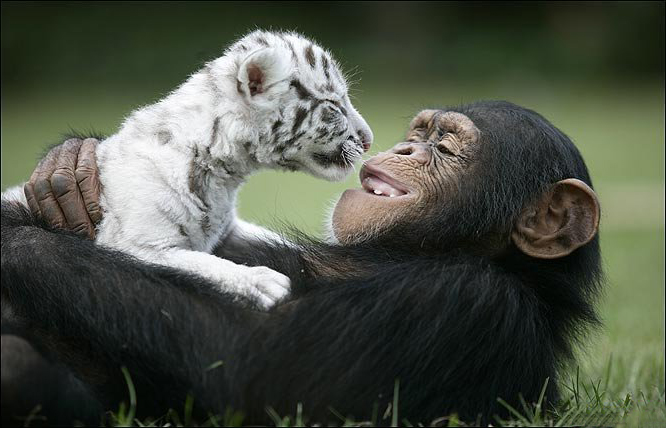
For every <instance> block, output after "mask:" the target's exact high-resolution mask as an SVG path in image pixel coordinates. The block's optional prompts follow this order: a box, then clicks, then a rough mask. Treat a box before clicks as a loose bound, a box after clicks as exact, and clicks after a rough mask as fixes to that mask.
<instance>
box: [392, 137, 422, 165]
mask: <svg viewBox="0 0 666 428" xmlns="http://www.w3.org/2000/svg"><path fill="white" fill-rule="evenodd" d="M430 150H431V149H430V144H428V143H416V142H406V143H399V144H397V145H396V146H395V147H393V148H392V149H391V152H392V153H395V154H396V155H400V156H409V157H410V158H412V159H414V160H416V161H417V162H419V163H421V164H424V165H425V164H426V163H428V162H429V161H430Z"/></svg>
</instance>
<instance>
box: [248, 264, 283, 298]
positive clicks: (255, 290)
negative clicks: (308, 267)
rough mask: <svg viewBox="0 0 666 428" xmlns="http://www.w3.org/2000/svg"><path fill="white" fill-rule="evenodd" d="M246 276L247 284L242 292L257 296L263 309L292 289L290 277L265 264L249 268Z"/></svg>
mask: <svg viewBox="0 0 666 428" xmlns="http://www.w3.org/2000/svg"><path fill="white" fill-rule="evenodd" d="M245 276H246V278H245V281H246V284H245V286H244V287H243V290H242V291H241V292H242V293H243V294H245V295H247V296H250V297H253V298H255V299H256V300H257V301H258V302H259V305H260V306H261V307H262V308H263V309H269V308H271V307H272V306H273V305H275V303H276V302H277V301H278V300H280V299H282V298H283V297H285V296H287V295H288V294H289V291H290V289H291V281H290V280H289V277H287V276H285V275H282V274H281V273H280V272H276V271H274V270H272V269H269V268H267V267H265V266H257V267H251V268H248V270H247V272H246V275H245Z"/></svg>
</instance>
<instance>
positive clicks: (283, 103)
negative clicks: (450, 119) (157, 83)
mask: <svg viewBox="0 0 666 428" xmlns="http://www.w3.org/2000/svg"><path fill="white" fill-rule="evenodd" d="M371 141H372V132H371V130H370V127H369V126H368V124H367V123H366V122H365V120H364V119H363V118H362V117H361V116H360V115H359V113H358V112H357V111H356V109H355V108H354V107H353V106H352V104H351V102H350V100H349V97H348V94H347V83H346V81H345V79H344V77H343V75H342V73H341V72H340V69H339V66H338V64H337V63H336V61H335V60H334V59H333V58H332V56H331V54H330V53H329V52H328V51H326V50H324V49H323V48H321V47H320V46H318V45H316V44H315V43H313V42H312V41H310V40H308V39H306V38H305V37H303V36H300V35H298V34H296V33H283V32H266V31H254V32H252V33H250V34H248V35H247V36H245V37H243V38H242V39H240V40H239V41H237V42H236V43H234V44H233V45H232V46H230V47H229V48H228V49H227V50H226V51H225V53H224V55H223V56H222V57H220V58H217V59H215V60H213V61H211V62H209V63H208V64H206V65H205V67H204V68H203V69H201V70H200V71H198V72H196V73H194V74H193V75H192V76H190V78H189V79H188V80H187V81H186V82H185V83H183V84H182V85H181V86H180V87H179V88H178V89H176V90H175V91H173V92H172V93H171V94H169V95H168V96H167V97H166V98H164V99H162V100H161V101H159V102H157V103H155V104H153V105H149V106H146V107H143V108H141V109H139V110H136V111H134V112H133V113H132V114H131V115H130V116H129V117H128V118H127V119H126V120H125V121H124V123H123V124H122V127H121V129H120V131H119V132H118V133H116V134H115V135H113V136H111V137H109V138H107V139H106V140H104V141H103V142H102V143H100V144H99V145H98V147H97V149H96V158H97V164H98V167H99V174H100V181H101V183H102V194H101V197H100V205H101V207H102V209H103V212H104V217H103V220H102V222H101V223H100V224H99V226H98V228H97V235H96V242H97V243H99V244H101V245H105V246H109V247H112V248H115V249H118V250H121V251H124V252H127V253H130V254H132V255H134V256H136V257H138V258H140V259H142V260H144V261H147V262H152V263H157V264H162V265H167V266H171V267H175V268H179V269H183V270H186V271H189V272H193V273H196V274H199V275H202V276H204V277H206V278H208V279H210V280H212V281H214V282H215V283H216V284H219V286H220V289H221V290H223V291H229V292H234V293H239V294H242V295H246V296H253V297H254V298H256V299H257V300H258V302H259V303H260V305H262V306H263V307H265V308H267V307H270V306H271V305H272V304H274V303H275V302H276V301H277V300H278V299H280V298H282V297H284V296H285V295H286V294H287V293H288V292H289V279H288V278H287V277H286V276H284V275H282V274H280V273H278V272H275V271H273V270H271V269H269V268H266V267H248V266H243V265H237V264H235V263H233V262H231V261H228V260H224V259H221V258H219V257H216V256H213V255H211V254H210V253H211V251H212V250H213V247H214V246H215V245H216V244H218V243H219V242H221V241H222V240H225V242H232V241H233V242H238V240H241V241H246V240H250V239H262V240H266V239H273V237H275V235H274V234H273V233H272V232H269V231H267V230H265V229H262V228H260V227H258V226H255V225H252V224H250V223H247V222H244V221H242V220H240V219H238V218H237V216H236V212H235V205H236V194H237V192H238V189H239V186H240V185H241V184H242V183H243V182H244V180H245V179H246V178H247V177H248V176H249V175H250V174H252V173H253V172H255V171H257V170H258V169H260V168H280V169H288V170H299V171H306V172H308V173H310V174H312V175H314V176H317V177H321V178H324V179H328V180H339V179H342V178H344V177H345V176H346V175H347V173H348V172H349V171H351V170H352V169H353V168H352V167H353V163H354V162H355V161H357V160H358V159H360V157H361V155H362V153H363V152H364V151H365V150H367V149H368V148H369V145H370V143H371Z"/></svg>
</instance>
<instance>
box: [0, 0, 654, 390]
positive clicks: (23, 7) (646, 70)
mask: <svg viewBox="0 0 666 428" xmlns="http://www.w3.org/2000/svg"><path fill="white" fill-rule="evenodd" d="M255 28H273V29H295V30H298V31H300V32H302V33H304V34H306V35H308V36H310V37H313V38H315V39H316V40H318V41H319V42H320V43H321V44H322V45H324V46H326V47H328V48H330V49H331V50H332V51H333V53H334V54H335V55H336V56H337V58H338V59H339V60H340V61H341V62H342V63H343V65H344V66H345V68H346V70H348V71H350V72H352V74H354V76H355V77H354V80H355V81H356V83H355V84H354V89H353V94H354V98H353V101H354V102H355V104H356V106H357V108H358V109H359V111H360V112H361V114H363V115H364V116H365V118H366V119H367V121H368V122H369V124H370V126H371V127H372V128H373V130H374V132H375V145H374V147H373V149H372V150H371V153H375V152H377V151H381V150H385V149H388V148H389V147H391V146H392V145H393V144H395V143H396V142H398V141H400V139H401V138H402V136H403V134H404V131H405V129H406V126H407V124H408V122H409V120H410V119H411V117H412V116H413V115H414V114H415V113H416V112H418V111H419V110H420V109H422V108H424V107H436V106H443V105H449V104H458V103H464V102H469V101H474V100H479V99H505V100H509V101H513V102H515V103H518V104H521V105H523V106H526V107H530V108H533V109H535V110H537V111H538V112H540V113H542V114H543V115H544V116H545V117H546V118H548V119H549V120H551V121H552V122H553V123H554V124H555V125H556V126H558V127H559V128H561V129H562V130H564V132H565V133H567V134H568V135H569V136H570V137H571V138H572V139H573V140H574V141H575V142H576V143H577V145H578V147H579V148H580V149H581V151H582V153H583V155H584V157H585V159H586V161H587V164H588V166H589V168H590V170H591V174H592V177H593V180H594V183H595V187H596V189H597V191H598V194H599V197H600V200H601V205H602V210H603V216H602V226H601V241H602V246H603V252H604V259H605V266H606V270H607V274H608V278H609V286H608V292H607V296H606V298H605V299H604V301H603V314H604V318H605V321H606V329H605V330H604V331H603V332H601V333H600V334H599V335H598V337H597V338H596V339H594V340H592V341H591V343H593V346H592V347H591V348H589V351H588V355H587V357H586V358H585V359H584V360H583V361H585V367H586V369H587V370H588V373H589V376H590V377H591V378H594V377H595V376H601V373H602V372H601V370H604V369H602V367H605V365H606V364H607V363H608V360H609V358H610V355H611V353H612V355H613V360H614V363H613V366H612V367H613V368H612V373H611V374H610V378H611V380H610V382H611V385H610V387H612V388H613V391H614V392H617V393H618V394H619V393H621V392H622V391H625V390H626V391H635V390H636V389H637V388H639V389H640V388H643V389H645V388H648V389H650V388H654V387H655V386H656V387H657V388H658V390H659V391H661V394H662V396H663V391H664V354H663V348H664V325H663V319H664V3H661V2H659V3H641V2H626V3H536V4H533V3H512V4H503V3H421V2H409V3H406V2H405V3H379V2H368V3H346V2H342V3H326V2H310V3H305V2H303V3H279V2H270V3H269V2H261V3H255V2H248V3H233V2H225V3H197V2H183V3H170V2H161V3H160V2H155V3H153V2H150V3H148V2H145V3H141V2H132V3H98V2H88V3H83V2H81V3H79V2H77V3H61V2H48V3H29V2H21V3H11V2H3V3H2V188H3V189H4V188H6V187H7V186H9V185H13V184H17V183H20V182H22V181H23V180H25V179H26V178H27V177H28V176H29V174H30V172H31V170H32V168H33V167H34V165H35V163H36V161H37V159H38V157H39V156H40V154H41V153H42V151H43V150H44V148H45V147H46V146H47V145H48V144H51V143H54V142H57V141H59V139H60V138H61V135H62V134H63V133H65V132H67V131H68V129H70V128H73V129H77V130H81V131H84V132H85V131H88V130H92V129H94V130H97V131H100V132H103V133H107V134H108V133H113V132H114V130H115V129H116V128H117V126H118V125H119V123H120V121H121V120H122V118H123V116H124V115H126V114H127V113H129V112H130V111H131V110H133V109H134V108H136V107H138V106H140V105H143V104H146V103H150V102H153V101H156V100H158V99H159V98H160V97H161V96H163V95H164V94H165V93H167V92H168V91H170V90H171V89H173V88H175V87H176V86H177V85H178V84H179V83H180V82H182V81H183V80H184V79H185V78H186V77H187V75H188V74H189V73H191V72H193V71H195V70H197V69H198V68H199V67H201V66H202V64H203V63H204V62H205V61H207V60H209V59H212V58H214V57H216V56H219V55H220V53H221V52H222V49H223V48H224V47H225V46H226V45H227V44H229V43H230V42H231V41H233V40H234V39H235V38H237V37H239V36H241V35H243V34H244V33H245V32H247V31H249V30H252V29H255ZM355 185H357V177H350V178H349V179H348V180H347V181H346V182H345V183H328V182H323V181H318V180H316V179H313V178H311V177H309V176H305V175H303V174H300V173H294V174H288V173H278V172H273V171H266V172H262V173H260V174H257V175H256V176H254V177H252V178H251V179H250V180H249V182H248V183H247V185H246V186H245V187H244V189H243V191H242V193H241V200H240V213H241V215H242V217H244V218H245V219H247V220H250V221H255V222H257V223H260V224H263V225H267V226H271V225H275V224H277V223H278V222H280V221H288V222H291V223H293V224H295V225H296V226H299V227H301V228H303V229H305V230H307V231H310V232H314V233H319V232H320V231H321V230H322V228H321V225H322V224H323V221H324V218H325V217H326V215H327V212H328V210H329V209H330V207H331V206H332V203H333V202H334V201H335V200H336V197H337V195H338V194H339V193H340V191H341V190H342V189H345V188H346V187H349V186H355ZM616 372H617V373H616ZM614 382H615V383H616V384H613V383H614Z"/></svg>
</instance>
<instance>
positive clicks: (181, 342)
mask: <svg viewBox="0 0 666 428" xmlns="http://www.w3.org/2000/svg"><path fill="white" fill-rule="evenodd" d="M52 164H53V162H52ZM56 164H57V162H56ZM74 164H75V163H74ZM70 173H71V174H70V175H71V177H72V186H73V187H72V189H73V190H72V192H73V194H74V195H75V196H76V197H75V198H73V199H71V196H72V195H70V203H71V201H72V200H74V201H78V202H77V203H80V204H84V199H83V198H82V197H80V194H79V192H80V190H79V187H77V184H76V183H77V182H76V178H77V177H76V175H75V174H74V171H70ZM86 174H87V175H86V176H85V177H83V178H85V179H90V180H93V179H94V174H95V171H94V169H90V170H89V172H87V173H86ZM78 178H79V179H81V178H82V177H81V176H80V174H79V177H78ZM360 181H361V186H360V188H356V189H349V190H347V191H345V192H344V193H343V194H342V196H341V197H340V200H339V201H338V203H337V205H336V207H335V210H334V212H333V216H332V219H331V230H332V236H331V237H330V239H329V240H326V241H319V240H316V239H313V238H309V237H306V236H304V235H303V234H298V233H295V232H294V233H292V236H291V241H290V242H284V243H276V242H271V243H262V242H249V243H243V242H236V243H234V245H227V244H226V243H225V245H221V246H220V248H222V249H223V250H220V251H218V253H217V254H218V255H220V256H222V257H225V258H229V259H232V260H234V261H236V262H238V263H246V264H248V265H265V266H268V267H270V268H272V269H275V270H278V271H280V272H282V273H284V274H286V275H288V276H289V277H290V279H291V281H292V287H293V288H292V293H291V296H290V297H289V298H287V299H286V300H284V301H283V302H281V303H279V304H278V305H276V306H275V307H274V308H272V309H271V310H270V311H267V312H266V311H262V310H259V308H258V307H257V306H256V304H255V302H253V301H251V300H247V301H246V302H245V301H244V302H240V303H239V302H238V301H237V300H235V297H234V298H232V296H225V295H220V294H219V293H218V292H216V291H213V289H212V285H211V284H208V283H207V282H206V281H205V280H204V279H202V278H198V277H195V276H192V275H188V274H185V273H182V272H179V271H175V270H171V269H168V268H164V267H159V266H152V265H148V264H145V263H142V262H139V261H138V260H135V259H132V258H131V257H129V256H126V255H123V254H121V253H118V252H114V251H112V250H109V249H105V248H102V247H99V246H96V245H95V244H94V243H93V241H91V240H87V239H82V238H81V237H80V236H77V235H75V234H73V233H71V232H67V231H63V230H60V229H55V228H53V227H50V226H49V225H48V222H45V221H44V219H43V218H40V217H39V216H35V215H34V214H32V213H31V212H30V210H28V209H26V208H25V207H24V206H23V205H19V204H17V203H14V202H10V201H3V202H2V304H3V321H2V325H3V331H5V329H6V328H7V329H9V328H10V327H11V331H10V332H11V334H12V337H16V338H18V339H16V340H15V341H18V342H20V343H21V344H22V345H21V346H22V347H23V348H26V347H27V348H28V349H29V350H32V351H31V352H33V353H34V354H35V355H38V356H39V357H40V358H43V360H44V361H42V362H41V364H42V365H41V366H40V367H50V369H43V370H44V372H45V373H55V372H54V371H57V373H60V374H59V375H58V376H59V379H60V381H59V382H53V383H51V385H55V386H52V387H51V388H57V389H56V398H57V399H55V401H53V397H51V400H52V401H49V398H42V399H43V400H44V402H41V404H43V409H48V411H47V412H46V414H45V416H47V417H49V416H50V417H52V419H51V421H53V422H57V421H63V420H67V421H71V420H74V419H78V420H83V421H84V422H87V423H98V422H99V420H100V413H101V411H102V410H103V409H117V408H118V407H117V406H118V403H119V402H120V401H123V400H124V401H127V391H128V389H127V388H128V387H127V384H126V378H125V376H124V374H123V371H121V367H125V368H126V372H127V373H129V375H130V377H131V380H132V383H133V385H134V388H135V389H136V394H137V399H136V403H137V412H138V413H137V415H138V416H139V417H147V416H153V417H159V416H161V415H163V414H165V413H166V412H167V410H168V409H169V408H173V409H182V408H183V405H184V403H185V402H186V399H187V396H188V394H191V396H192V397H193V403H194V408H193V415H194V417H195V420H198V421H204V420H205V419H206V418H207V417H208V415H209V414H220V413H224V412H225V410H226V409H234V410H236V411H239V412H242V414H243V415H244V420H243V421H244V423H248V424H265V423H270V421H271V419H270V417H269V415H268V413H267V411H266V409H267V408H269V407H270V408H272V409H274V410H275V411H276V412H277V413H278V414H280V415H287V414H292V415H293V414H294V413H295V412H296V408H297V405H298V403H301V405H302V409H303V410H302V412H303V414H304V415H307V416H308V419H307V420H308V421H310V422H311V423H314V422H319V423H327V422H338V423H340V420H339V419H337V416H336V415H343V416H346V417H351V418H354V419H356V420H370V419H371V418H373V412H374V414H376V413H377V411H379V412H380V414H381V412H383V411H384V410H385V409H386V407H387V406H388V404H389V403H392V402H393V398H394V389H395V390H398V392H399V396H398V397H397V398H398V400H397V402H398V408H397V409H394V411H397V412H398V413H399V420H405V419H406V420H408V421H410V422H411V423H417V422H422V423H429V422H431V421H432V420H433V419H434V418H437V417H440V416H445V415H449V414H452V413H455V414H457V415H458V417H459V418H460V419H462V420H468V421H476V422H480V423H484V424H485V423H488V422H494V418H495V417H496V416H499V417H504V416H506V415H507V409H506V408H505V407H504V406H503V404H502V403H500V402H499V401H498V398H501V399H503V400H504V401H506V402H507V403H509V404H510V405H513V406H514V407H515V406H519V405H520V399H521V396H522V397H523V398H524V400H525V401H527V402H528V403H529V402H536V401H537V400H538V398H539V395H540V393H541V391H542V388H543V387H544V385H546V384H547V388H546V390H545V396H546V400H547V401H548V402H549V403H555V402H557V400H558V399H559V397H560V393H559V388H558V383H559V381H560V376H561V372H562V369H563V368H564V367H565V365H566V364H567V363H568V362H570V361H571V359H572V349H573V348H574V347H575V345H576V343H578V342H580V340H581V339H582V338H583V337H584V334H585V332H587V331H589V328H590V327H595V326H597V325H598V324H599V321H598V317H597V314H596V309H595V306H596V299H597V296H598V295H599V293H600V290H601V287H602V285H603V275H602V270H601V264H600V249H599V241H598V236H597V232H598V224H599V217H600V208H599V203H598V200H597V197H596V195H595V193H594V191H593V190H592V183H591V180H590V177H589V175H588V171H587V168H586V166H585V163H584V161H583V159H582V157H581V155H580V153H579V152H578V150H577V149H576V147H575V146H574V144H573V143H572V142H571V140H570V139H569V138H568V137H567V136H566V135H564V134H563V133H562V132H561V131H560V130H558V129H557V128H555V127H554V126H553V125H552V124H550V123H549V122H548V121H547V120H546V119H544V118H543V117H542V116H540V115H539V114H537V113H536V112H534V111H531V110H528V109H525V108H522V107H519V106H517V105H514V104H511V103H509V102H499V101H498V102H477V103H472V104H468V105H463V106H456V107H447V108H443V109H435V110H424V111H422V112H421V113H419V114H418V115H417V116H416V117H415V118H414V119H413V120H412V122H411V125H410V127H409V131H408V133H407V137H406V140H405V141H404V142H402V143H399V144H397V145H396V146H395V147H394V148H393V149H391V150H389V151H387V152H384V153H379V154H378V155H376V156H374V157H373V158H371V159H370V160H368V161H367V162H366V163H365V164H364V166H363V168H362V169H361V172H360ZM42 187H44V186H42ZM29 196H30V197H36V198H38V199H45V198H51V199H52V202H53V201H55V198H54V196H53V194H51V193H49V192H48V191H47V192H45V193H42V194H38V195H34V194H33V195H29ZM89 196H90V195H88V197H87V199H89ZM64 209H76V210H78V212H85V206H84V205H80V206H77V207H76V208H71V207H70V208H64ZM49 215H50V216H51V217H49ZM49 215H46V217H47V219H46V220H48V221H51V222H53V221H57V220H58V219H57V218H54V217H53V216H55V215H56V214H54V212H51V214H49ZM60 215H62V212H61V213H60ZM44 216H45V215H44V213H42V217H44ZM67 220H68V221H69V223H68V222H67V221H65V222H62V221H61V222H60V223H59V224H60V225H63V226H64V227H65V228H72V229H73V228H76V229H77V230H85V229H86V228H81V227H77V226H76V225H74V224H73V222H72V221H71V217H70V218H68V219H67ZM83 221H89V218H88V219H87V220H85V219H84V220H83ZM7 331H8V330H7ZM2 343H3V345H2V359H3V365H4V361H5V359H6V358H11V357H12V355H16V353H19V352H26V351H25V350H23V351H20V350H17V349H18V348H20V347H21V346H10V345H11V344H10V345H7V346H6V345H5V340H4V338H3V342H2ZM26 366H28V368H25V369H23V371H21V369H18V370H17V372H13V373H5V372H6V370H4V369H3V371H2V378H3V390H2V397H3V398H2V400H3V419H5V420H6V418H7V417H8V416H7V415H5V412H6V411H13V413H14V414H18V415H20V412H24V409H20V408H19V406H18V405H17V408H15V409H13V408H11V406H10V405H5V402H7V401H8V400H9V399H6V397H8V395H9V396H13V397H15V398H16V397H21V398H22V399H24V402H30V398H32V401H33V402H31V403H30V404H40V402H39V400H40V398H35V397H44V396H45V395H44V394H42V395H40V394H39V393H37V392H36V391H35V389H34V383H28V382H27V379H28V377H29V375H28V372H29V366H30V365H29V364H26ZM33 373H34V372H33ZM6 377H8V378H9V377H11V379H9V380H7V381H6V380H5V378H6ZM26 385H29V387H28V386H26ZM14 401H17V400H16V399H15V400H14ZM48 412H51V413H50V414H49V413H48Z"/></svg>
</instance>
